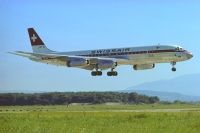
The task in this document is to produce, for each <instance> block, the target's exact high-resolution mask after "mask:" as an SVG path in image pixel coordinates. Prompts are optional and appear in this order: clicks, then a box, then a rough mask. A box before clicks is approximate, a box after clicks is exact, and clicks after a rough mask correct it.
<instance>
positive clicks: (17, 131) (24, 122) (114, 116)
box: [0, 104, 200, 133]
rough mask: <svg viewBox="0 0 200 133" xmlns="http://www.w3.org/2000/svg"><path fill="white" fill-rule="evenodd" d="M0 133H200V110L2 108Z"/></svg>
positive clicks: (181, 106) (153, 107) (157, 107)
mask: <svg viewBox="0 0 200 133" xmlns="http://www.w3.org/2000/svg"><path fill="white" fill-rule="evenodd" d="M0 132H1V133H199V132H200V106H199V105H190V104H169V105H162V104H153V105H72V106H69V107H67V106H0Z"/></svg>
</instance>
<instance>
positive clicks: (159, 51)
mask: <svg viewBox="0 0 200 133" xmlns="http://www.w3.org/2000/svg"><path fill="white" fill-rule="evenodd" d="M164 52H183V51H177V50H173V49H169V50H150V51H148V53H164ZM145 53H147V51H136V52H120V53H103V54H87V55H78V56H90V57H94V56H109V55H130V54H145Z"/></svg>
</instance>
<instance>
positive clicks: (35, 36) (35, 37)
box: [28, 28, 44, 46]
mask: <svg viewBox="0 0 200 133" xmlns="http://www.w3.org/2000/svg"><path fill="white" fill-rule="evenodd" d="M28 34H29V39H30V42H31V45H32V46H36V45H37V46H38V45H44V43H43V41H42V40H41V39H40V37H39V36H38V34H37V33H36V32H35V30H34V29H33V28H28Z"/></svg>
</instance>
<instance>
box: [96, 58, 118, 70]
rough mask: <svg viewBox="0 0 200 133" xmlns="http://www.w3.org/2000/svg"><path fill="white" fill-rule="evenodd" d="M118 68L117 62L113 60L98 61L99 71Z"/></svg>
mask: <svg viewBox="0 0 200 133" xmlns="http://www.w3.org/2000/svg"><path fill="white" fill-rule="evenodd" d="M116 66H117V62H114V61H112V60H101V59H100V60H98V68H99V69H108V68H114V67H116Z"/></svg>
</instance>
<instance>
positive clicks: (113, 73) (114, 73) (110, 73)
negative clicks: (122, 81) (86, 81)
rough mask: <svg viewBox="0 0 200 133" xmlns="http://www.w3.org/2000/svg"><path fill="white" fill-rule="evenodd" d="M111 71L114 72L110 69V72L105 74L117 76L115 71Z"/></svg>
mask: <svg viewBox="0 0 200 133" xmlns="http://www.w3.org/2000/svg"><path fill="white" fill-rule="evenodd" d="M113 70H114V68H112V69H111V71H109V72H107V75H108V76H117V74H118V73H117V71H113Z"/></svg>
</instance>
